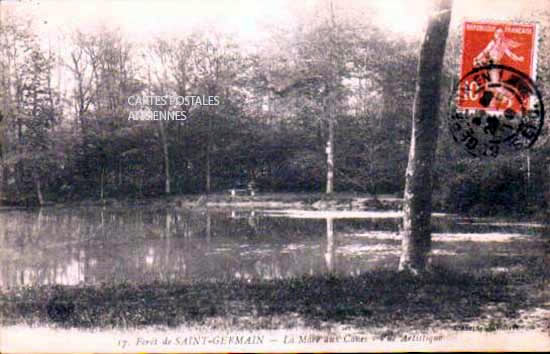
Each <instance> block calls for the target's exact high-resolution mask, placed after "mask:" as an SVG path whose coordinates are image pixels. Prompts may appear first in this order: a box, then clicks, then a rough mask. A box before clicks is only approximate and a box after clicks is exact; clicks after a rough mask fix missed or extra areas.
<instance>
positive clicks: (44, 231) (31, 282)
mask: <svg viewBox="0 0 550 354" xmlns="http://www.w3.org/2000/svg"><path fill="white" fill-rule="evenodd" d="M400 220H401V219H400V215H399V213H397V212H353V213H349V212H348V213H346V212H328V213H323V212H303V211H302V212H300V211H294V212H293V211H286V212H284V211H283V212H281V211H276V212H273V211H268V210H251V209H247V210H245V209H217V210H216V209H211V210H208V211H206V210H205V209H202V210H192V209H184V208H174V207H170V208H168V207H166V208H158V207H143V206H136V207H74V208H41V209H37V210H4V211H2V212H0V287H2V288H12V287H19V286H37V285H46V284H60V285H83V284H86V285H91V284H100V283H102V282H107V283H113V282H122V281H128V282H154V281H179V282H181V281H193V280H202V281H204V280H212V281H215V280H228V279H235V278H241V279H250V280H251V281H252V280H256V279H274V278H286V277H294V276H300V275H304V274H309V275H314V274H320V273H326V272H334V273H337V274H346V275H356V274H360V273H361V272H365V271H368V270H372V269H374V268H389V269H396V268H397V265H398V262H399V254H400V243H401V241H400V237H399V229H398V224H399V222H400ZM433 224H434V229H433V251H432V252H433V262H434V263H437V264H443V265H448V266H450V267H455V268H459V269H464V270H479V269H485V270H490V271H494V272H499V271H507V270H509V269H511V268H513V267H525V264H526V263H525V262H520V259H521V258H523V260H525V258H526V257H531V258H532V259H533V261H535V262H543V261H544V247H543V245H544V238H545V237H547V235H548V231H549V228H548V227H547V226H544V225H540V224H528V223H513V222H507V223H505V222H496V221H494V220H489V219H477V218H460V217H455V216H451V215H437V214H436V215H434V216H433ZM527 264H528V262H527ZM516 270H517V269H516Z"/></svg>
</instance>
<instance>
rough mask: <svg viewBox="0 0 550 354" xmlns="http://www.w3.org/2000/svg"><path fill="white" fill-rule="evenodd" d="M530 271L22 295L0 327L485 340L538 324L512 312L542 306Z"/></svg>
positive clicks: (541, 278)
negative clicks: (302, 329)
mask: <svg viewBox="0 0 550 354" xmlns="http://www.w3.org/2000/svg"><path fill="white" fill-rule="evenodd" d="M533 267H535V268H534V269H533V270H532V272H529V273H528V274H525V273H524V274H516V273H510V272H507V273H501V274H468V273H457V272H453V271H449V270H445V269H435V270H434V271H433V272H432V273H430V274H428V275H425V276H422V277H413V276H410V275H409V274H406V273H399V272H394V271H381V270H379V271H372V272H368V273H365V274H362V275H360V276H354V277H340V276H334V275H326V276H316V277H309V276H304V277H300V278H295V279H286V280H273V281H258V282H245V281H239V280H234V281H226V282H196V283H190V284H179V283H153V284H128V283H123V284H116V285H111V284H109V285H102V286H84V287H76V286H42V287H28V288H19V289H11V290H7V291H3V292H2V293H1V295H0V301H1V303H2V308H1V310H0V315H1V316H0V318H1V319H2V323H3V324H4V325H10V324H18V323H25V324H28V325H43V324H51V323H52V322H53V323H56V324H57V325H58V326H61V327H80V328H97V327H101V328H105V327H124V328H126V327H142V326H150V325H161V326H169V327H173V326H178V325H189V326H192V325H207V326H213V327H214V328H233V329H274V328H284V327H292V326H293V325H298V322H296V321H300V324H301V325H305V326H308V327H313V328H321V327H323V326H327V325H329V326H330V325H339V324H348V325H352V326H357V327H361V328H370V329H373V330H374V331H376V330H378V331H380V332H379V333H380V335H382V336H391V335H394V334H395V335H396V334H397V333H398V332H399V331H402V330H406V329H407V328H409V329H410V328H417V329H418V328H423V329H429V328H431V329H444V328H449V329H453V328H460V326H465V325H466V326H467V325H470V324H471V323H477V324H481V325H482V326H484V328H485V330H487V331H491V330H497V329H499V328H500V327H502V326H508V327H510V326H513V327H514V328H516V327H517V328H533V327H541V326H545V325H546V326H547V323H546V324H544V320H541V319H531V320H529V321H526V320H525V319H523V318H522V316H521V313H523V312H524V311H526V310H529V309H533V308H535V307H540V306H544V305H543V304H544V302H545V299H547V293H545V291H547V290H545V283H544V282H545V277H547V276H548V272H547V271H546V270H545V269H544V267H543V265H538V266H537V265H533ZM546 285H547V284H546ZM277 318H278V319H279V320H276V319H277ZM281 318H283V319H284V320H282V321H281V320H280V319H281ZM292 318H295V319H296V321H294V322H293V320H291V319H292Z"/></svg>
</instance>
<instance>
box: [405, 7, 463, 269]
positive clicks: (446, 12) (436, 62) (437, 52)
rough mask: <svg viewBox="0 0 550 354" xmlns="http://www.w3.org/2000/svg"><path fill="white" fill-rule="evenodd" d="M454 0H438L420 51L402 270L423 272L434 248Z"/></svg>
mask: <svg viewBox="0 0 550 354" xmlns="http://www.w3.org/2000/svg"><path fill="white" fill-rule="evenodd" d="M451 7H452V0H439V6H438V10H437V12H436V13H435V14H433V15H432V16H431V18H430V20H429V23H428V29H427V31H426V36H425V38H424V42H423V44H422V49H421V51H420V60H419V63H418V73H417V83H416V94H415V99H414V110H413V127H412V138H411V147H410V152H409V163H408V166H407V172H406V184H405V193H404V216H403V230H402V236H403V241H402V253H401V259H400V262H399V270H408V271H411V272H412V273H413V274H418V273H419V272H423V271H424V270H425V267H426V263H427V256H428V252H429V251H430V248H431V211H432V166H433V163H434V159H435V150H436V147H437V135H438V128H439V117H438V111H439V102H440V81H441V69H442V64H443V55H444V53H445V44H446V41H447V34H448V31H449V22H450V19H451Z"/></svg>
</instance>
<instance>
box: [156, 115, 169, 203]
mask: <svg viewBox="0 0 550 354" xmlns="http://www.w3.org/2000/svg"><path fill="white" fill-rule="evenodd" d="M159 124H160V125H159V130H160V139H161V143H162V154H163V157H164V193H165V194H170V193H171V188H170V183H171V177H170V156H168V139H167V138H166V130H165V129H164V123H163V122H162V121H159Z"/></svg>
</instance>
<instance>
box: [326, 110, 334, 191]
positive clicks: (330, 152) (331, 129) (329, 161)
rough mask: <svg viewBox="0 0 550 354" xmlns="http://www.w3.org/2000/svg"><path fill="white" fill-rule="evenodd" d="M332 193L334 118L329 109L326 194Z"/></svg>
mask: <svg viewBox="0 0 550 354" xmlns="http://www.w3.org/2000/svg"><path fill="white" fill-rule="evenodd" d="M333 191H334V117H333V116H332V112H331V111H330V108H329V119H328V141H327V194H331V193H332V192H333Z"/></svg>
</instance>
